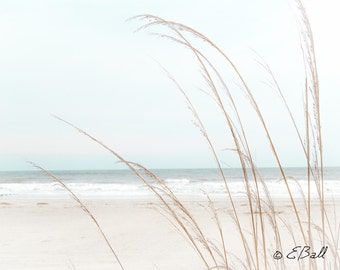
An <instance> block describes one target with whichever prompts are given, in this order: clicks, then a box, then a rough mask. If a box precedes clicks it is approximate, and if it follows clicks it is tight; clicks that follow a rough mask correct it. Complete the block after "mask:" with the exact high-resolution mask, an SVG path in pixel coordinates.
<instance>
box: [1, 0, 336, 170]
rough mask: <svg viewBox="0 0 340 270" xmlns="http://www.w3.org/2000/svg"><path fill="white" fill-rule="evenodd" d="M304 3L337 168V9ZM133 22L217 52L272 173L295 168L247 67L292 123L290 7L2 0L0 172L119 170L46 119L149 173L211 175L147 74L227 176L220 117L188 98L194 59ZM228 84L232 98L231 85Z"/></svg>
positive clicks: (283, 133) (290, 139)
mask: <svg viewBox="0 0 340 270" xmlns="http://www.w3.org/2000/svg"><path fill="white" fill-rule="evenodd" d="M305 4H306V8H307V12H308V13H309V17H310V20H311V24H312V27H313V30H314V38H315V44H316V50H317V51H316V53H317V61H318V64H319V75H320V84H321V106H322V121H323V122H322V123H323V126H322V128H323V139H324V154H325V165H326V166H340V141H339V138H340V127H339V120H338V119H339V116H340V106H339V105H338V104H340V103H339V102H340V93H339V87H340V82H339V72H340V66H339V65H340V64H339V63H340V53H339V49H338V48H340V37H339V29H338V27H339V25H340V17H339V16H338V13H339V10H340V2H339V1H336V0H323V1H321V0H309V1H307V0H306V1H305ZM145 13H147V14H154V15H157V16H161V17H163V18H165V19H168V20H173V21H178V22H181V23H184V24H187V25H189V26H191V27H193V28H195V29H197V30H198V31H200V32H202V33H203V34H205V35H207V36H208V37H209V38H210V39H211V40H213V41H214V42H215V43H216V44H217V45H219V46H220V47H221V48H222V49H223V50H224V51H225V53H226V54H228V56H230V57H231V59H233V60H234V61H235V63H236V64H237V66H238V67H239V68H240V70H241V71H242V73H243V75H244V77H245V78H246V79H247V81H248V82H249V84H250V85H251V87H252V91H253V92H254V93H255V95H256V96H258V97H259V98H260V104H261V105H262V108H263V110H264V113H265V115H266V116H267V117H268V118H267V120H268V122H270V123H271V124H270V127H271V128H272V130H273V133H274V134H275V142H276V143H277V144H278V149H279V154H280V156H281V157H282V159H283V163H284V165H285V166H304V162H303V158H301V154H299V153H298V150H297V149H298V147H297V144H296V138H295V137H294V134H293V132H292V131H291V126H289V123H288V121H285V120H282V119H281V117H282V107H279V106H276V104H277V103H279V100H278V99H277V100H276V99H275V95H274V94H273V92H274V91H273V90H272V89H271V88H269V87H267V86H266V85H267V82H269V78H268V76H267V74H266V73H265V72H264V71H263V69H261V67H260V66H259V64H258V63H257V60H259V59H260V58H259V55H260V56H261V57H262V58H263V59H265V61H266V62H267V63H268V64H269V65H270V66H271V67H272V70H273V72H274V73H275V75H276V77H277V79H278V81H279V83H280V85H281V87H282V88H283V89H284V91H285V93H286V94H287V97H288V99H289V101H290V102H291V104H292V107H293V108H295V109H296V113H297V114H300V113H301V111H302V109H303V98H302V90H303V86H304V84H303V82H304V77H303V75H304V73H303V64H302V60H301V52H300V47H299V46H300V45H299V36H298V33H299V32H298V26H297V19H296V18H297V17H296V10H295V7H294V4H293V1H292V0H277V1H272V0H255V1H254V0H238V1H235V0H224V1H217V0H213V1H200V0H199V1H197V0H195V1H194V0H186V1H183V0H181V1H177V0H176V1H159V0H157V1H156V0H142V1H132V0H124V1H121V0H119V1H118V0H67V1H66V0H64V1H63V0H43V1H38V0H22V1H19V0H2V1H1V2H0V36H1V42H0V93H1V98H0V134H1V144H0V170H2V171H3V170H26V169H31V168H30V166H29V165H27V164H26V163H25V162H26V161H33V162H35V163H37V164H40V165H42V166H44V167H45V168H46V169H50V170H54V169H118V168H122V166H120V165H118V164H116V163H115V161H116V159H115V158H114V157H112V156H111V155H110V154H108V153H106V151H105V150H103V149H102V148H100V147H99V146H98V145H96V144H95V143H93V142H92V141H90V140H89V139H87V138H85V137H84V136H83V135H81V134H79V133H77V132H76V131H74V130H73V129H72V128H70V127H68V126H67V125H65V124H63V123H61V122H59V121H58V120H56V119H54V118H53V117H51V114H54V115H57V116H60V117H62V118H64V119H65V120H68V121H70V122H72V123H73V124H75V125H77V126H79V127H80V128H82V129H85V130H86V131H88V132H89V133H91V134H92V135H94V136H95V137H97V138H98V139H99V140H101V141H103V142H105V143H106V144H107V145H108V146H110V147H112V148H113V149H115V150H116V151H117V152H118V153H120V154H121V155H123V156H124V157H126V158H127V159H129V160H133V161H136V162H140V163H142V164H144V165H145V166H147V167H150V168H179V167H181V168H187V167H189V168H197V167H214V165H215V164H214V161H213V159H212V155H211V154H210V150H209V148H208V146H207V144H206V142H205V140H204V138H203V136H202V135H201V134H200V131H199V130H198V129H197V128H196V127H195V126H194V124H193V123H192V120H193V116H192V114H191V112H190V111H189V110H188V108H187V106H186V104H185V102H184V99H183V97H182V96H181V94H180V93H179V91H178V90H177V89H176V87H175V86H174V85H173V83H172V82H171V81H170V80H169V79H168V78H167V76H166V74H165V73H164V72H163V71H162V69H161V67H160V66H159V65H158V63H160V64H161V65H162V66H164V67H165V68H167V70H169V72H170V73H171V74H173V76H174V77H175V78H176V79H177V80H178V81H179V83H181V85H182V86H183V87H184V88H185V89H186V90H187V91H188V92H189V93H190V94H191V95H192V96H193V97H194V100H195V101H196V102H197V104H198V106H199V108H200V111H201V112H202V115H203V118H204V119H205V120H206V121H207V126H208V127H209V131H210V133H211V135H212V137H213V138H214V141H215V144H216V149H217V151H218V152H219V154H220V157H221V158H222V161H223V164H224V166H231V167H233V166H237V164H238V163H237V161H236V160H237V159H236V157H235V156H234V155H233V154H231V153H229V152H228V151H224V149H225V148H230V147H233V145H232V141H231V139H230V138H229V137H228V136H227V135H226V133H225V125H224V122H223V121H221V117H220V113H219V112H218V110H217V109H216V106H215V105H214V103H213V102H211V101H210V99H209V97H207V96H206V95H205V94H203V93H202V92H201V91H200V90H199V89H204V90H208V88H207V85H206V84H205V83H204V82H203V80H202V78H201V76H200V70H199V65H198V64H197V63H196V62H195V58H194V57H193V56H192V55H191V54H190V52H189V51H188V50H186V49H184V48H182V47H181V46H179V45H177V44H175V43H174V42H170V41H169V40H166V39H161V38H157V37H155V36H151V35H148V31H141V32H138V33H134V30H135V29H136V28H138V27H139V26H141V25H142V22H140V21H132V22H131V21H130V22H127V21H126V19H128V18H129V17H132V16H135V15H139V14H145ZM150 30H151V29H150ZM154 30H160V31H161V32H162V33H169V32H167V31H166V30H165V29H162V28H157V29H154ZM214 60H216V61H219V59H214ZM226 76H229V75H226ZM228 82H229V83H230V86H231V87H234V88H235V87H236V88H237V87H238V86H237V84H238V83H237V82H236V81H235V78H234V77H233V76H230V78H228ZM261 98H262V99H261ZM245 104H247V102H246V101H245ZM248 105H249V103H248ZM245 110H247V109H245ZM249 115H250V116H249V118H247V117H246V118H245V120H244V121H245V122H246V125H247V126H249V130H250V132H251V141H252V142H253V146H252V148H253V149H254V152H255V158H256V162H257V164H258V166H274V165H275V163H274V162H273V160H272V157H271V153H270V151H269V150H268V149H267V143H266V141H265V139H264V138H263V134H261V133H260V132H257V131H256V129H255V127H253V118H252V117H251V110H249ZM284 117H286V116H284ZM297 117H299V115H298V116H297ZM248 122H249V124H248ZM286 122H287V123H286Z"/></svg>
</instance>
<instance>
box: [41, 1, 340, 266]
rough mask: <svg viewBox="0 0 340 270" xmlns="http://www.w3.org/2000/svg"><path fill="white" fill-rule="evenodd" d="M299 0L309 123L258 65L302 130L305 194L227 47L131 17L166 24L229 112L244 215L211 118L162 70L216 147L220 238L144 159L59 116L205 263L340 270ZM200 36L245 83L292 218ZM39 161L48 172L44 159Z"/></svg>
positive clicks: (312, 64) (308, 34)
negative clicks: (141, 187) (155, 206)
mask: <svg viewBox="0 0 340 270" xmlns="http://www.w3.org/2000/svg"><path fill="white" fill-rule="evenodd" d="M296 3H297V8H298V9H299V11H300V13H299V14H300V16H301V17H300V18H299V22H300V32H301V51H302V55H303V61H304V64H305V78H304V81H305V87H304V89H302V90H301V93H303V96H304V104H303V105H302V106H304V109H303V111H304V115H303V118H304V126H303V128H301V127H299V126H298V124H297V122H296V117H297V116H296V115H294V114H293V112H292V109H291V107H290V105H289V103H288V101H287V99H286V97H285V94H284V91H283V90H282V89H281V87H280V83H279V82H278V81H277V80H276V77H275V75H274V73H273V71H272V70H271V69H270V67H269V65H267V64H266V63H265V62H261V63H260V67H262V68H264V70H265V71H266V72H267V74H268V75H269V77H270V78H271V80H272V84H273V85H274V89H275V91H276V93H277V95H278V96H279V97H280V100H281V102H282V104H283V106H284V108H285V109H286V112H287V114H286V115H287V118H289V119H290V121H291V128H292V132H294V133H295V134H296V140H297V141H298V143H299V146H300V149H299V150H300V151H301V153H302V155H303V156H304V160H305V164H306V165H305V169H306V175H307V180H308V188H307V190H305V189H303V188H302V187H300V193H301V194H300V196H299V197H297V196H295V195H294V194H293V192H292V187H293V186H294V185H296V182H294V181H291V180H290V179H289V177H288V175H287V173H286V170H285V168H284V166H283V164H282V160H281V158H280V152H279V151H278V145H276V143H275V139H274V137H273V135H272V130H271V129H270V125H269V123H268V122H267V120H266V118H265V117H264V115H263V108H262V107H261V106H263V105H260V103H259V101H258V100H257V99H256V97H255V95H254V92H253V90H252V89H251V87H250V86H249V85H248V83H247V78H246V76H245V75H243V74H242V72H241V70H239V68H238V67H237V65H236V64H235V62H233V61H232V60H231V58H230V57H229V56H228V54H227V53H226V52H225V51H223V50H222V49H221V48H220V47H218V46H217V44H215V43H214V42H213V41H211V40H210V39H209V38H208V37H206V36H205V35H203V34H202V33H200V32H198V31H197V30H195V29H193V28H191V27H189V26H186V25H183V24H181V23H178V22H174V21H169V20H165V19H163V18H160V17H157V16H154V15H149V14H146V15H139V16H135V17H133V18H132V19H133V20H139V21H141V22H142V26H141V27H140V28H139V29H137V30H138V31H141V30H148V29H152V28H153V27H155V26H157V27H161V28H157V29H164V32H157V33H153V34H155V35H156V36H159V37H161V38H166V39H169V40H171V41H172V42H175V43H176V44H178V45H179V46H184V47H185V48H186V49H188V50H189V51H190V52H191V53H192V54H193V56H194V57H195V59H196V60H197V64H198V65H199V67H200V70H201V74H202V76H203V79H204V80H205V82H206V85H207V86H208V92H209V93H208V94H209V96H210V97H211V98H212V99H213V100H214V101H215V104H216V106H217V107H218V109H219V110H220V111H221V113H222V115H223V118H224V124H225V126H224V127H221V129H227V130H228V131H229V133H228V134H230V138H228V140H232V142H233V145H234V147H233V148H231V149H228V150H229V151H231V152H233V153H235V154H236V155H237V157H238V160H239V164H240V167H241V168H242V172H243V180H244V188H245V194H246V203H245V205H246V208H247V211H248V213H249V214H248V219H247V220H246V222H244V220H241V218H240V215H241V210H240V206H239V202H238V200H237V198H235V197H234V196H233V193H232V191H231V190H230V187H229V182H228V175H226V173H225V171H224V170H223V165H222V164H223V161H222V158H221V157H220V155H219V154H218V151H217V149H216V146H215V143H214V140H213V139H212V138H211V137H210V135H209V131H208V130H207V128H206V123H205V122H204V120H203V119H202V117H201V112H200V111H199V109H197V107H196V106H195V104H194V102H193V98H192V96H191V95H189V94H188V93H187V91H186V90H185V89H184V88H183V87H182V86H181V84H180V83H179V82H178V81H177V80H176V79H175V78H174V77H173V76H172V75H171V74H170V72H168V71H167V70H166V69H164V71H165V73H166V75H167V76H168V77H169V79H170V80H171V81H172V82H173V83H174V85H175V86H176V88H177V89H178V90H179V91H180V93H181V94H182V95H183V97H184V99H185V101H186V103H187V104H188V107H189V108H190V110H191V112H192V114H193V116H194V119H195V124H196V126H197V127H198V128H199V130H200V131H201V133H202V135H203V137H204V138H205V140H206V142H207V145H208V147H209V148H210V150H211V153H212V155H213V158H214V160H215V162H216V167H217V170H218V172H219V174H220V178H221V181H223V183H224V188H225V194H226V196H225V198H224V200H223V203H224V204H225V205H224V206H225V207H226V208H228V209H230V210H231V211H230V212H228V214H226V213H225V212H223V211H221V210H220V208H219V207H218V206H217V204H216V202H215V200H214V198H213V197H211V196H210V194H206V196H205V201H206V202H207V205H208V206H207V211H208V213H209V215H210V217H211V218H212V220H213V222H214V224H215V228H216V235H217V238H215V239H214V240H212V239H210V237H209V235H207V234H206V233H205V228H204V227H202V225H201V223H200V221H199V220H198V219H197V218H196V217H195V215H194V214H193V213H192V212H191V210H190V206H188V205H187V204H188V202H185V201H183V200H182V199H181V198H179V197H178V196H177V195H176V194H175V193H174V192H173V191H172V190H171V189H170V188H169V187H168V186H167V185H166V182H165V181H164V180H163V179H161V178H160V177H158V176H157V175H156V174H154V173H153V172H152V171H151V170H149V169H147V168H145V167H144V166H143V165H141V164H138V163H135V162H131V161H128V160H126V159H125V158H124V157H123V156H122V155H120V154H118V153H117V152H116V151H114V150H113V149H112V148H111V147H109V146H107V145H106V144H105V143H103V142H101V141H100V140H98V139H97V138H95V137H94V136H92V135H90V134H89V133H87V132H86V131H84V130H82V129H80V128H79V127H77V126H75V125H73V124H72V123H70V122H68V121H66V120H63V119H61V118H59V117H56V118H57V119H58V120H60V121H62V122H64V123H66V124H67V125H69V126H71V127H73V128H75V129H76V130H77V131H79V132H80V133H82V134H83V135H85V136H87V137H88V138H89V139H90V140H92V141H94V142H95V143H97V144H99V145H100V146H101V147H103V148H105V149H106V150H107V151H109V152H110V153H111V154H113V155H114V156H115V157H116V158H117V159H118V160H119V161H120V162H122V163H123V164H125V165H126V166H127V168H128V169H130V170H131V171H132V172H133V173H134V174H135V175H136V176H137V177H138V178H139V179H140V180H141V181H142V182H143V183H144V184H145V185H146V186H147V187H148V188H149V189H150V191H151V192H152V193H153V194H154V195H155V196H156V197H157V198H158V200H159V201H160V202H161V205H162V206H163V207H162V211H164V214H165V215H166V217H167V218H168V219H169V221H170V222H171V223H172V224H173V225H174V226H175V227H176V228H177V229H178V231H179V232H181V233H182V234H183V235H184V236H185V238H186V239H187V241H188V242H189V245H190V246H191V247H192V248H193V249H194V250H195V251H196V254H197V256H198V257H197V258H198V259H199V260H201V261H202V266H203V268H204V269H268V270H270V269H315V270H316V269H340V258H339V252H338V251H339V231H340V230H339V223H338V222H337V217H336V210H335V203H333V206H334V207H333V209H330V208H327V209H326V207H325V205H326V201H331V199H332V198H331V197H327V196H326V194H325V188H324V171H323V168H324V164H323V144H322V132H321V108H320V89H319V78H318V70H317V61H316V56H315V46H314V40H313V33H312V29H311V26H310V23H309V20H308V16H307V14H306V11H305V9H304V7H303V5H302V3H301V2H300V1H299V0H297V1H296ZM193 40H195V42H193ZM197 40H198V41H200V42H202V44H203V43H204V44H208V50H212V51H214V53H216V54H217V55H218V57H219V58H220V60H222V61H224V63H225V64H226V65H228V66H229V68H230V70H231V72H233V75H234V77H235V78H237V80H238V84H239V86H240V87H239V88H238V89H237V91H241V92H242V94H243V95H244V96H245V97H246V98H247V99H248V100H249V102H248V106H250V108H251V109H252V111H253V115H254V116H255V117H256V118H257V121H258V123H259V127H260V129H261V131H260V132H261V134H263V137H262V138H263V140H264V141H266V142H267V144H268V145H269V147H270V149H271V153H272V156H273V159H274V160H275V162H276V166H277V167H278V168H279V171H280V174H281V178H282V181H283V182H284V184H285V189H286V193H287V195H288V198H289V199H288V202H287V204H288V206H287V207H288V208H289V209H290V210H289V211H291V212H290V214H291V215H290V217H291V218H290V219H287V218H286V217H285V216H282V215H281V214H280V211H279V210H278V208H277V204H280V202H277V201H275V198H273V197H272V196H271V194H270V192H269V190H268V188H267V186H266V182H265V180H264V179H263V177H262V175H261V172H260V170H259V169H258V168H257V166H256V162H255V158H254V152H253V150H252V147H251V145H250V140H251V136H252V134H250V133H248V132H247V129H246V126H247V124H248V123H247V121H246V120H245V119H244V117H243V116H242V114H241V113H240V105H239V103H238V100H237V99H235V93H234V91H235V90H232V89H233V87H232V86H231V83H230V82H229V81H228V80H226V79H225V77H224V75H223V73H224V71H223V70H221V69H220V66H218V65H215V64H214V59H211V58H209V56H208V53H206V51H205V50H206V47H207V46H204V47H203V46H202V48H200V47H199V45H197V43H198V42H197ZM198 44H199V43H198ZM282 135H283V134H282ZM36 167H37V168H39V169H40V170H43V171H45V170H44V169H43V168H41V167H39V166H36ZM45 172H46V171H45ZM46 173H47V174H48V175H49V176H51V177H52V178H54V179H55V180H56V181H57V182H58V183H59V184H61V185H62V186H63V187H64V189H66V190H67V191H68V192H69V193H70V194H71V195H72V197H73V199H74V200H76V201H77V202H78V203H79V204H80V206H81V208H82V209H83V210H84V211H85V212H86V213H87V214H88V215H89V216H90V217H91V219H92V221H93V222H94V223H96V225H97V227H98V229H99V230H100V231H101V233H102V236H103V237H104V240H105V242H106V244H107V245H108V246H109V247H110V249H111V251H112V254H113V256H114V257H115V260H117V262H118V263H119V265H120V267H121V269H124V268H123V263H121V262H120V260H119V258H118V256H117V255H116V253H115V251H114V248H113V247H112V246H111V244H110V242H109V241H108V240H107V237H106V236H105V233H104V232H103V230H102V229H101V227H100V226H99V223H98V221H97V220H96V219H95V217H94V216H93V214H92V213H91V212H90V211H89V210H88V209H87V208H86V206H85V205H84V204H83V203H82V202H81V201H80V200H79V198H78V197H77V196H76V195H75V194H74V193H73V192H72V191H71V190H70V189H69V188H68V187H67V186H66V185H65V184H64V183H63V182H62V180H60V179H56V178H55V176H53V175H51V174H50V173H48V172H46ZM314 188H315V189H316V191H317V197H316V198H315V197H312V189H314ZM331 205H332V204H331ZM230 234H232V235H233V236H235V235H236V238H237V239H238V241H239V246H241V252H240V249H236V250H235V249H234V246H235V245H238V244H233V243H230V241H229V239H230ZM297 246H300V249H302V248H303V247H309V248H310V249H308V250H305V252H304V253H303V254H302V255H303V256H306V257H307V259H304V260H297V261H295V262H294V263H295V264H294V265H293V266H292V265H291V262H289V261H287V259H286V260H285V259H281V258H279V256H280V254H281V255H282V256H285V255H286V253H285V252H284V250H287V249H292V248H294V247H297ZM322 247H324V248H325V249H326V248H327V249H326V250H327V252H328V253H327V259H325V258H319V260H317V259H315V258H313V257H312V258H310V256H313V253H311V252H312V251H316V250H321V251H322V249H321V248H322ZM296 254H297V253H296ZM307 255H309V256H307ZM317 255H320V254H314V257H315V256H317ZM321 255H322V254H321ZM287 256H288V255H287ZM291 256H293V255H291ZM203 268H202V269H203Z"/></svg>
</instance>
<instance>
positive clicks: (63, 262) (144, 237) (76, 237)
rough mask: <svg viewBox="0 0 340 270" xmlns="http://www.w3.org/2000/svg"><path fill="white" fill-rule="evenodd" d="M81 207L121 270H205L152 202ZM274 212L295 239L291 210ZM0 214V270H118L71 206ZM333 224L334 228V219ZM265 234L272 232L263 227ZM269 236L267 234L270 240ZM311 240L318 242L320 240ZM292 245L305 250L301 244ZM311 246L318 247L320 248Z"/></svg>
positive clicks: (208, 227) (11, 204)
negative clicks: (88, 212) (290, 226)
mask: <svg viewBox="0 0 340 270" xmlns="http://www.w3.org/2000/svg"><path fill="white" fill-rule="evenodd" d="M84 202H86V205H87V206H88V208H89V209H90V210H91V211H92V213H93V214H94V216H95V217H96V218H97V220H98V222H99V223H100V224H101V226H102V228H103V230H104V231H105V232H106V234H107V236H108V238H109V240H110V242H111V244H112V246H113V248H114V249H115V251H116V253H117V255H118V256H119V258H120V260H121V262H122V264H123V265H124V268H125V269H126V270H128V269H131V270H132V269H133V270H135V269H136V270H137V269H138V270H144V269H145V270H149V269H150V270H151V269H162V270H181V269H183V270H191V269H195V270H199V269H206V267H205V266H204V264H203V263H202V261H201V260H200V258H199V256H198V255H197V253H196V252H195V251H194V250H193V248H192V247H191V246H190V244H189V243H188V241H187V239H186V238H185V237H184V236H183V234H181V233H179V232H178V231H177V230H176V229H175V227H174V226H173V225H172V224H171V223H170V222H169V220H167V218H166V217H165V216H164V215H162V214H161V213H164V212H162V211H160V210H159V207H158V206H159V205H158V203H157V202H155V201H153V202H152V203H150V200H104V199H96V200H95V199H92V200H84ZM224 204H225V203H223V202H219V203H218V204H217V207H218V208H219V213H220V214H221V217H222V218H221V222H222V223H223V228H224V233H225V238H226V245H227V249H228V250H229V251H231V252H233V253H234V254H235V255H237V256H238V257H242V254H243V248H242V244H241V241H240V238H239V236H238V233H237V230H235V226H234V225H233V222H232V219H231V218H230V215H229V214H228V213H230V207H229V208H228V209H226V208H225V205H224ZM331 204H332V205H333V203H331ZM157 205H158V206H157ZM187 205H189V207H190V209H191V213H193V214H194V215H195V217H197V220H198V222H199V224H200V225H201V227H202V229H203V230H204V233H206V234H207V235H209V238H210V239H211V240H219V234H218V230H217V229H216V228H217V227H216V224H215V223H214V220H213V218H212V217H211V216H210V215H209V212H208V211H207V209H206V208H205V207H204V206H202V205H201V204H200V203H199V202H197V201H190V202H187ZM245 205H246V204H245V201H238V202H237V209H238V213H240V220H241V222H242V223H243V224H246V225H245V227H244V228H245V229H248V230H249V229H250V227H249V210H248V209H247V207H246V206H245ZM277 205H278V206H277V211H278V213H280V215H281V216H284V217H286V218H287V220H290V221H291V224H293V230H294V231H297V233H298V227H297V226H296V222H294V219H295V217H294V216H293V215H292V214H291V212H292V211H291V208H290V207H287V205H289V203H287V202H281V203H279V204H278V203H277ZM336 206H337V207H338V206H339V203H336ZM328 208H329V207H328ZM337 209H339V208H337ZM0 213H1V222H0V269H6V270H16V269H20V270H28V269H31V270H39V269H44V270H52V269H53V270H54V269H58V270H61V269H77V270H83V269H84V270H85V269H89V270H90V269H91V270H92V269H93V270H106V269H120V267H119V266H118V264H117V262H116V261H115V259H114V257H113V256H112V254H111V253H110V250H109V248H108V246H107V245H106V244H105V242H104V240H103V238H102V236H101V235H100V233H99V231H98V229H97V228H96V226H95V224H94V223H93V222H92V221H91V219H90V218H89V217H88V216H87V215H86V214H85V213H84V212H83V211H82V210H81V209H80V207H79V206H78V205H77V203H76V202H74V201H72V200H71V199H65V200H51V199H41V200H33V199H31V200H24V199H16V200H10V199H2V200H1V201H0ZM330 219H331V221H332V222H335V221H336V220H335V217H334V216H330ZM294 224H295V225H294ZM337 224H339V223H337ZM280 226H282V224H281V225H280ZM267 230H268V231H270V229H269V228H268V227H267ZM248 236H249V237H251V234H250V233H248ZM282 236H283V237H282V239H283V240H282V242H283V244H284V245H285V248H286V249H287V250H289V249H291V248H293V247H294V246H295V244H294V242H293V240H292V239H291V237H290V235H289V234H288V233H287V232H283V235H282ZM270 237H271V236H270V233H268V239H269V238H270ZM315 237H316V238H318V236H317V235H316V236H315ZM298 241H302V240H298ZM272 242H273V241H272ZM273 244H274V243H273ZM297 244H300V245H304V243H302V242H299V243H297ZM315 245H316V246H318V247H319V246H320V245H319V244H318V243H316V244H315ZM268 249H269V250H272V253H274V252H275V250H276V248H275V247H274V246H273V247H272V248H271V247H268ZM286 253H287V252H286ZM327 256H329V258H328V257H326V259H325V260H328V261H327V262H331V260H332V258H330V257H331V256H330V253H328V254H327ZM267 259H268V260H271V261H273V264H274V262H275V260H274V259H273V258H272V254H268V258H267ZM320 260H323V259H319V261H320ZM244 262H245V261H244ZM286 262H287V263H288V267H287V268H289V269H298V261H296V260H286ZM260 265H261V263H260ZM236 269H241V268H236ZM261 269H262V268H261Z"/></svg>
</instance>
